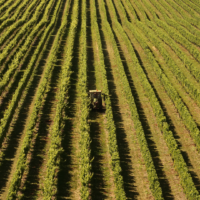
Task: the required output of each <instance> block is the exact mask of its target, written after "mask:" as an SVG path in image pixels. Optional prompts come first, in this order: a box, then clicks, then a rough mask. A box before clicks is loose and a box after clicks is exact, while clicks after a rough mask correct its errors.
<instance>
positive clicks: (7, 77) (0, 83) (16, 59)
mask: <svg viewBox="0 0 200 200" xmlns="http://www.w3.org/2000/svg"><path fill="white" fill-rule="evenodd" d="M53 2H54V0H51V1H50V3H49V4H48V6H47V7H46V10H45V14H44V16H43V18H42V20H41V21H40V23H38V24H37V25H36V26H35V27H34V28H33V29H31V27H28V26H27V27H25V28H24V29H23V28H22V30H23V31H22V32H20V34H19V35H18V36H17V38H15V39H14V40H12V41H11V42H10V44H9V45H8V46H7V47H6V50H5V51H3V52H2V54H1V55H0V56H1V59H0V60H1V61H2V60H3V59H5V58H6V56H7V55H8V54H9V51H11V50H12V48H13V46H15V45H16V44H17V42H18V39H19V38H20V35H22V34H24V32H25V31H26V30H29V32H31V33H30V34H29V35H28V37H27V38H26V41H25V43H24V44H23V45H22V47H21V48H20V49H19V50H18V51H17V53H16V55H15V57H14V59H13V60H12V62H11V64H10V65H9V69H8V70H7V71H6V73H5V74H4V76H3V78H2V80H1V81H0V94H1V93H2V91H3V89H4V87H5V86H6V85H7V84H8V82H9V81H10V77H11V75H12V74H13V72H14V71H15V69H16V68H18V67H19V64H20V61H21V59H22V58H23V57H24V55H25V53H26V52H27V50H28V49H29V47H30V44H31V43H32V41H33V38H34V37H35V36H36V35H37V33H38V30H40V29H41V28H42V27H43V26H44V25H45V24H47V23H48V17H49V11H50V10H49V9H50V7H51V4H52V3H53ZM43 3H45V1H44V2H43ZM41 6H44V4H41ZM41 9H42V7H41ZM40 11H41V10H40V9H38V12H36V15H39V12H40ZM37 19H38V17H37V16H35V20H37ZM35 20H33V21H32V23H31V24H32V25H34V23H35V22H36V21H35Z"/></svg>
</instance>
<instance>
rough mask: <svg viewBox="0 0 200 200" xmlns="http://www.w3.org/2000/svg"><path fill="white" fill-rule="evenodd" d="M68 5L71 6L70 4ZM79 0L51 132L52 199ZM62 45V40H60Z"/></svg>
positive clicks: (48, 189)
mask: <svg viewBox="0 0 200 200" xmlns="http://www.w3.org/2000/svg"><path fill="white" fill-rule="evenodd" d="M68 6H71V5H70V4H68ZM78 6H79V3H78V0H76V1H75V2H74V10H73V14H72V22H71V26H70V30H69V36H68V39H67V40H68V42H67V43H68V48H67V52H66V54H65V55H64V62H63V64H62V71H61V79H60V84H59V88H58V90H59V92H58V94H57V99H58V102H57V106H56V113H55V118H54V120H53V121H54V123H53V125H52V129H51V132H50V139H51V144H50V148H49V153H48V163H47V172H46V176H45V182H44V188H43V191H44V197H43V198H44V199H51V198H52V196H53V195H55V193H56V180H55V177H56V176H57V172H58V168H59V165H60V153H61V152H62V147H61V137H62V129H63V128H64V120H65V118H64V117H63V115H64V114H63V113H64V110H65V107H66V105H67V104H66V102H65V101H66V94H67V92H68V88H69V79H70V74H71V71H70V69H71V60H72V53H73V47H74V38H75V35H76V30H77V24H78V20H77V18H78ZM66 10H68V9H66ZM68 14H69V13H67V14H65V15H64V20H63V23H62V25H61V29H62V31H63V32H65V31H66V27H67V23H68V21H67V17H68ZM59 42H60V44H59V45H61V40H60V41H59Z"/></svg>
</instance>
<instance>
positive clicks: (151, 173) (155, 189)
mask: <svg viewBox="0 0 200 200" xmlns="http://www.w3.org/2000/svg"><path fill="white" fill-rule="evenodd" d="M108 1H109V0H108ZM108 8H109V10H110V12H111V13H112V14H113V16H112V21H113V23H112V25H113V28H114V30H115V29H117V31H119V33H120V34H122V35H123V30H122V28H121V26H120V24H119V23H118V21H117V20H116V19H117V16H116V13H115V9H114V7H113V5H112V3H111V1H109V3H108ZM107 32H108V33H109V38H110V41H111V42H112V45H113V49H114V54H115V59H116V60H117V63H118V70H119V74H120V80H121V82H122V83H123V86H124V87H123V88H124V92H125V95H126V98H127V100H128V104H129V107H130V111H131V114H132V119H133V122H134V128H135V129H136V134H137V137H138V140H139V143H140V148H141V152H142V156H143V159H144V161H145V166H146V170H147V173H148V179H149V182H150V188H151V191H152V193H153V195H154V197H155V199H163V194H162V189H161V187H160V183H159V180H158V176H157V173H156V170H155V166H154V163H153V160H152V156H151V153H150V151H149V148H148V144H147V141H146V138H145V134H144V130H143V127H142V124H141V122H140V119H139V115H138V111H137V107H136V104H135V100H134V97H133V96H132V92H131V88H130V85H129V82H128V80H127V77H126V73H125V71H124V67H123V64H122V61H121V58H120V55H119V51H118V48H117V45H116V41H115V38H114V35H113V33H112V31H111V29H109V30H107Z"/></svg>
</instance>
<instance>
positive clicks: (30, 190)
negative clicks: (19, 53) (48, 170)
mask: <svg viewBox="0 0 200 200" xmlns="http://www.w3.org/2000/svg"><path fill="white" fill-rule="evenodd" d="M64 8H65V3H64V2H63V3H62V5H61V6H60V11H59V14H58V18H57V19H58V20H57V22H56V25H55V28H54V31H53V33H52V35H53V37H51V39H50V42H49V44H48V47H47V51H46V52H45V54H46V55H48V52H49V50H50V49H51V48H52V45H53V42H54V39H55V35H56V34H57V31H58V29H59V28H60V26H61V19H62V15H63V11H64ZM67 35H68V30H67V31H66V32H65V34H64V36H63V38H62V44H61V45H60V47H59V50H58V52H59V53H58V55H57V60H58V61H57V62H56V65H55V66H54V68H53V71H52V76H51V79H50V83H49V85H50V89H49V91H48V92H47V96H46V98H45V103H44V106H43V108H42V111H41V112H42V114H41V118H40V121H39V122H38V124H37V126H38V131H37V132H38V135H37V137H36V141H35V144H34V147H33V151H32V158H31V161H30V164H29V166H30V169H29V172H28V174H27V179H26V182H25V188H26V189H25V191H23V193H24V198H25V199H31V198H32V197H33V196H34V195H36V194H37V193H38V191H39V190H40V189H41V188H40V185H39V183H41V180H40V179H41V177H40V176H39V175H40V171H41V169H42V166H43V164H44V162H45V159H46V157H45V156H44V155H46V154H47V152H45V151H46V149H45V148H46V145H47V143H48V140H49V131H50V130H49V127H50V126H51V124H52V122H53V121H52V118H51V112H52V109H53V108H56V101H57V100H56V94H57V89H58V84H59V75H60V72H61V64H62V59H63V56H62V54H63V53H61V52H64V48H65V42H66V41H64V39H65V38H67ZM47 156H48V155H47ZM45 175H46V174H43V177H45Z"/></svg>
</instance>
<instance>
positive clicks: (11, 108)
mask: <svg viewBox="0 0 200 200" xmlns="http://www.w3.org/2000/svg"><path fill="white" fill-rule="evenodd" d="M46 17H47V18H48V16H46ZM44 21H46V19H45V18H44ZM41 23H43V22H42V21H41ZM52 25H53V24H52ZM52 25H51V27H52ZM39 28H40V24H38V25H37V26H36V28H35V31H38V30H39ZM49 30H50V29H49V28H48V29H47V30H46V31H45V33H44V34H45V35H46V33H48V32H49ZM33 39H34V38H32V39H31V40H30V42H31V41H32V40H33ZM44 41H45V38H44V37H43V40H42V41H41V42H40V43H39V45H38V47H37V49H36V51H35V53H34V54H33V56H32V58H31V61H30V63H29V65H28V67H27V69H26V71H25V73H24V76H23V78H22V79H21V80H20V82H19V85H18V88H17V89H16V91H15V93H14V95H13V97H12V100H11V102H10V104H9V106H8V108H7V109H6V110H5V113H4V116H3V118H2V119H1V124H0V141H1V142H2V139H3V136H4V132H5V129H6V126H7V125H8V122H9V121H10V119H11V117H12V115H13V112H14V110H15V108H16V106H17V102H18V99H19V98H20V94H21V92H22V88H23V87H24V84H25V83H26V82H27V80H28V77H29V76H30V73H31V71H32V68H33V67H34V63H35V61H36V60H37V56H38V55H39V52H40V50H41V47H42V46H43V43H44ZM16 67H17V66H16ZM15 75H16V74H15ZM3 80H4V79H3ZM7 82H9V78H8V79H7V80H6V83H7ZM0 83H1V84H2V82H0Z"/></svg>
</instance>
